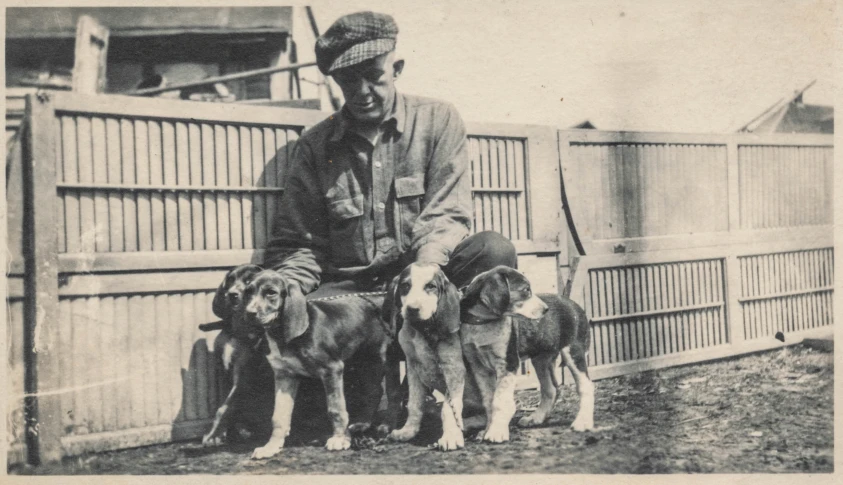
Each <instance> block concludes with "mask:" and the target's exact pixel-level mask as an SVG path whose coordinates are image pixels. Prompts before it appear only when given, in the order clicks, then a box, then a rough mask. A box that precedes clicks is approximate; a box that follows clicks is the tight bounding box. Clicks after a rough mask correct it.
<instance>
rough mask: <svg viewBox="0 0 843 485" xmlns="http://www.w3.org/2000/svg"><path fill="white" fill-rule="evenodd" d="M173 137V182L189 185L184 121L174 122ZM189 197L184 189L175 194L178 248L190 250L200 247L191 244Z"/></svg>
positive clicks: (187, 140) (186, 131) (187, 148)
mask: <svg viewBox="0 0 843 485" xmlns="http://www.w3.org/2000/svg"><path fill="white" fill-rule="evenodd" d="M175 138H176V139H175V142H176V143H175V148H176V177H175V180H176V182H175V183H176V184H177V185H190V138H189V135H188V130H187V125H186V124H185V123H182V122H178V123H176V130H175ZM190 197H191V196H190V194H188V193H187V192H184V191H179V192H177V194H176V200H177V201H178V202H177V204H178V213H179V224H178V239H179V245H178V248H179V250H181V251H190V250H192V249H200V248H201V246H199V247H196V248H194V246H193V230H194V228H193V211H192V206H191V200H190Z"/></svg>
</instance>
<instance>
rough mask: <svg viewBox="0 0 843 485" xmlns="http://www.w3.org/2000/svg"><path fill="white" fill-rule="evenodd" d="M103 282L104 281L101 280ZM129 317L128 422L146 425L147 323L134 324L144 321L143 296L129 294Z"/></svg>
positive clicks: (135, 424) (138, 426)
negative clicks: (145, 341)
mask: <svg viewBox="0 0 843 485" xmlns="http://www.w3.org/2000/svg"><path fill="white" fill-rule="evenodd" d="M103 283H105V281H103ZM129 317H130V318H131V319H132V321H131V322H130V324H129V328H128V333H127V334H126V337H127V339H128V342H129V349H128V350H129V353H128V354H127V355H126V356H125V357H124V358H125V359H127V360H128V361H129V366H130V367H129V375H128V377H129V409H130V412H131V414H130V415H129V423H130V425H131V427H132V428H141V427H144V426H146V424H147V423H146V412H145V407H144V393H145V387H144V373H145V371H146V368H145V366H144V360H143V352H144V349H143V341H144V338H145V334H146V333H148V331H149V330H148V328H146V327H147V325H148V324H144V325H136V324H135V323H134V322H135V320H137V319H141V321H146V319H145V317H146V313H145V311H144V308H143V296H142V295H139V294H133V295H131V296H129Z"/></svg>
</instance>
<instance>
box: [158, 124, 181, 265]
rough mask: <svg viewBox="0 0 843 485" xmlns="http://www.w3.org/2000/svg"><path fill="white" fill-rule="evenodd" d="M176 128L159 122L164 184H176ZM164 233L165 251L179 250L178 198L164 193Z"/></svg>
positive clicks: (173, 194)
mask: <svg viewBox="0 0 843 485" xmlns="http://www.w3.org/2000/svg"><path fill="white" fill-rule="evenodd" d="M176 150H177V147H176V130H175V126H173V123H172V122H169V121H165V122H163V123H161V151H162V153H161V157H162V159H163V164H164V165H163V172H164V184H166V185H176V184H177V183H178V179H177V176H176V172H177V171H176ZM164 234H165V238H164V239H165V242H166V246H167V251H178V250H179V200H178V196H177V195H176V194H175V193H173V192H171V191H167V192H165V193H164Z"/></svg>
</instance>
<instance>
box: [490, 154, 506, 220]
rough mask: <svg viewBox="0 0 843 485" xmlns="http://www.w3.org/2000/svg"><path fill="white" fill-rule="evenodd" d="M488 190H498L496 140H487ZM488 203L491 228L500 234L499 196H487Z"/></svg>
mask: <svg viewBox="0 0 843 485" xmlns="http://www.w3.org/2000/svg"><path fill="white" fill-rule="evenodd" d="M487 141H488V144H489V165H488V167H489V185H488V187H489V188H492V189H500V188H501V181H500V159H499V158H498V147H497V140H495V139H494V138H489V139H488V140H487ZM489 201H490V202H491V206H492V227H493V228H494V230H495V231H497V232H501V228H502V227H503V213H502V210H501V197H500V194H489Z"/></svg>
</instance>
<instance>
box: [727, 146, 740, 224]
mask: <svg viewBox="0 0 843 485" xmlns="http://www.w3.org/2000/svg"><path fill="white" fill-rule="evenodd" d="M726 170H727V172H726V174H727V175H726V187H727V189H728V192H727V196H728V201H729V203H728V210H729V231H730V232H733V231H737V230H738V229H740V225H741V187H740V175H739V173H740V172H739V170H738V140H737V139H736V137H734V136H730V137H729V139H728V141H727V142H726Z"/></svg>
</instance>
